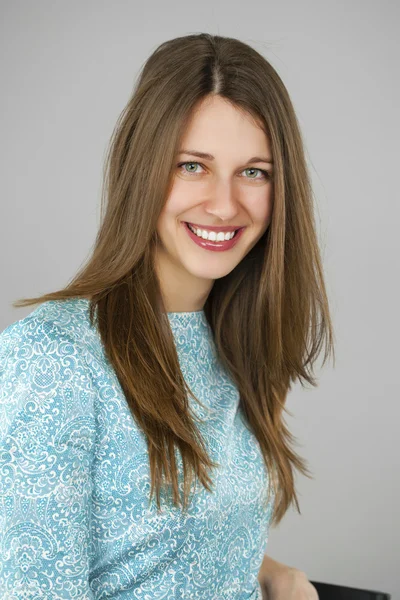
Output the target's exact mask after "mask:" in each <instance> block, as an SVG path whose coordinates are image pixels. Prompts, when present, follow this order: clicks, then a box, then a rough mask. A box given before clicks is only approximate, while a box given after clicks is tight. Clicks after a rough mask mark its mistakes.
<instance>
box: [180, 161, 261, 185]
mask: <svg viewBox="0 0 400 600" xmlns="http://www.w3.org/2000/svg"><path fill="white" fill-rule="evenodd" d="M183 165H200V167H203V169H204V168H205V167H204V165H202V164H201V163H199V162H196V161H192V160H189V161H188V160H187V161H185V162H181V163H179V164H178V165H177V167H183ZM247 169H253V170H254V171H260V172H261V173H263V175H264V176H265V179H271V177H272V175H271V173H270V172H269V171H266V170H265V169H258V168H256V167H247V168H246V169H243V170H244V171H247ZM185 174H188V175H199V173H190V172H189V171H185ZM246 179H250V180H252V179H254V178H253V177H246ZM257 180H258V178H257V179H254V181H257Z"/></svg>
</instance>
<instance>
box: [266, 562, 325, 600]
mask: <svg viewBox="0 0 400 600" xmlns="http://www.w3.org/2000/svg"><path fill="white" fill-rule="evenodd" d="M258 581H259V582H260V585H261V589H262V593H263V600H318V593H317V590H316V589H315V587H314V586H313V585H312V584H311V583H310V582H309V581H308V579H307V576H306V574H305V573H304V572H303V571H300V569H295V568H294V567H289V566H288V565H285V564H284V563H281V562H278V561H277V560H274V559H273V558H271V557H269V556H267V555H266V554H265V555H264V558H263V561H262V563H261V568H260V571H259V573H258Z"/></svg>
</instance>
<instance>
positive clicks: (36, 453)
mask: <svg viewBox="0 0 400 600" xmlns="http://www.w3.org/2000/svg"><path fill="white" fill-rule="evenodd" d="M168 318H169V321H170V324H171V328H172V332H173V335H174V340H175V344H176V347H177V351H178V356H179V362H180V366H181V369H182V373H183V376H184V377H185V380H186V381H187V383H188V385H189V386H190V388H191V390H192V391H193V392H194V394H195V395H196V396H198V397H199V398H200V400H201V401H202V402H203V403H204V404H205V408H202V407H201V406H200V405H199V404H198V403H197V402H195V401H194V400H193V399H192V398H189V401H190V403H191V407H192V409H193V411H194V412H195V413H196V414H197V415H199V416H200V417H202V418H205V419H206V422H205V423H204V424H200V425H199V427H200V431H201V433H202V435H203V437H204V439H205V441H206V444H207V450H208V452H209V454H210V456H211V458H212V459H213V460H215V461H217V462H218V463H219V464H220V465H221V467H220V468H219V469H217V470H214V471H212V472H211V476H212V478H213V482H214V491H213V492H212V493H210V492H208V491H207V490H205V488H204V487H203V486H202V485H201V484H200V483H199V482H197V484H196V490H195V492H196V493H195V494H193V495H192V501H191V505H190V508H189V511H188V513H187V514H182V512H181V511H180V509H179V508H176V507H174V506H173V505H171V504H170V505H166V504H165V503H164V504H162V505H161V506H162V511H161V513H159V512H158V511H157V506H156V500H155V497H153V499H152V504H151V505H150V506H149V501H148V499H149V494H150V467H149V465H148V454H147V446H146V440H145V437H144V434H143V433H142V431H141V430H140V429H139V427H138V426H137V424H136V422H135V420H134V419H133V417H132V415H131V413H130V410H129V407H128V404H127V402H126V398H125V396H124V394H123V392H122V389H121V387H120V384H119V381H118V379H117V377H116V374H115V372H114V370H113V368H112V367H111V365H110V363H109V362H108V360H107V359H106V357H105V353H104V349H103V346H102V343H101V338H100V335H99V333H98V331H97V329H96V327H95V326H93V327H92V326H91V325H90V320H89V301H88V300H85V299H82V298H80V299H78V298H74V299H71V300H64V301H62V300H56V301H47V302H45V303H43V304H41V305H39V306H38V307H37V308H36V309H35V310H34V311H33V312H31V313H30V314H29V315H28V316H27V317H25V318H22V319H20V320H18V321H15V322H14V323H12V324H11V325H9V326H8V327H7V328H6V329H4V330H3V331H2V332H1V333H0V594H1V598H10V599H12V600H15V599H17V598H18V599H20V598H24V599H36V598H45V599H49V600H50V599H52V600H53V599H61V598H65V599H68V600H71V599H76V600H78V599H79V600H84V599H96V600H100V599H101V600H103V599H106V598H114V599H117V598H118V600H128V599H129V600H133V599H136V598H137V599H139V598H140V599H147V600H156V599H161V598H162V599H165V600H170V599H175V598H182V599H190V600H261V598H262V594H261V588H260V585H259V583H258V579H257V576H258V571H259V568H260V566H261V563H262V559H263V555H264V553H265V551H266V547H267V541H268V533H269V524H270V519H271V515H272V509H273V502H274V499H275V496H274V495H273V494H272V495H271V498H270V501H269V504H268V506H267V507H265V501H266V499H267V491H268V490H267V485H268V472H267V469H266V467H265V465H264V462H263V459H262V455H261V451H260V446H259V444H258V442H257V440H256V438H255V437H254V435H252V434H251V433H250V431H249V428H248V427H247V426H246V424H245V421H244V418H243V416H242V412H241V410H240V409H239V394H238V391H237V388H236V387H235V385H234V383H233V382H232V380H231V378H230V377H229V376H228V375H227V373H226V371H225V370H224V369H223V367H222V365H221V364H220V362H219V360H218V356H217V354H216V348H215V345H214V341H213V336H212V333H211V329H210V327H209V324H208V322H207V320H206V317H205V314H204V311H196V312H182V313H168ZM181 466H182V462H181V457H180V454H179V453H178V467H179V469H180V468H181ZM180 481H181V479H180ZM194 485H195V484H194V483H192V491H193V490H194ZM181 489H183V488H181ZM162 491H163V490H162ZM163 497H164V500H165V496H163V494H162V495H161V498H163Z"/></svg>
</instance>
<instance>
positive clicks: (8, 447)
mask: <svg viewBox="0 0 400 600" xmlns="http://www.w3.org/2000/svg"><path fill="white" fill-rule="evenodd" d="M94 397H95V389H94V388H93V384H92V380H91V377H90V373H89V371H88V367H87V364H86V362H85V359H84V355H83V354H82V350H81V348H80V347H79V344H75V343H74V341H73V340H72V339H70V338H69V337H68V336H67V335H65V334H64V333H63V330H62V328H61V327H57V326H55V325H54V324H53V323H52V322H49V321H43V320H38V319H34V318H32V319H29V318H28V319H24V321H23V322H22V321H21V322H20V323H17V324H15V325H13V326H10V327H9V328H8V329H6V330H4V331H3V332H2V334H1V335H0V598H1V599H5V598H7V599H8V598H12V599H15V598H27V599H31V598H42V597H43V598H57V599H61V598H68V599H70V598H79V599H80V600H85V599H92V598H94V596H93V593H92V592H91V590H90V587H89V567H90V548H91V547H90V527H91V507H90V502H91V492H92V481H91V463H92V456H93V448H94V439H95V418H94V409H93V407H94Z"/></svg>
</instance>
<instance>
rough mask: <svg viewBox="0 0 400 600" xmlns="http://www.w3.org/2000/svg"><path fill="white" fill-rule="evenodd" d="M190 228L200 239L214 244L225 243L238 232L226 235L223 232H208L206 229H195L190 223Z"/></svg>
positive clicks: (229, 232) (230, 232)
mask: <svg viewBox="0 0 400 600" xmlns="http://www.w3.org/2000/svg"><path fill="white" fill-rule="evenodd" d="M188 227H189V229H190V231H193V233H195V234H196V235H197V236H198V237H201V238H203V240H210V241H212V242H215V241H217V242H223V241H227V240H231V239H232V238H233V236H234V235H235V233H236V231H227V232H226V233H224V232H223V231H218V232H217V231H206V230H205V229H194V228H193V227H192V226H191V225H189V223H188Z"/></svg>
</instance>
